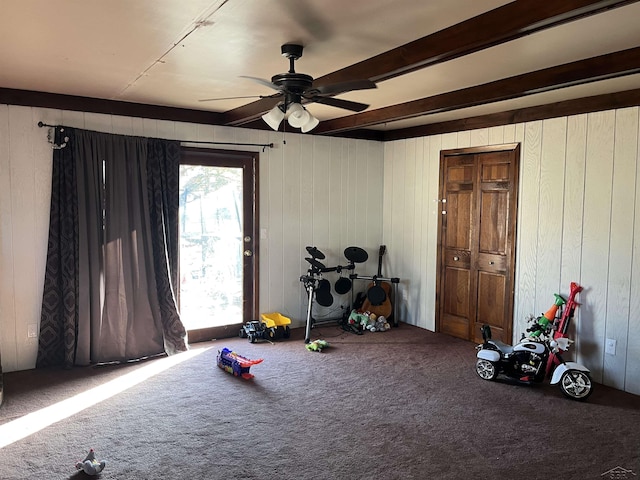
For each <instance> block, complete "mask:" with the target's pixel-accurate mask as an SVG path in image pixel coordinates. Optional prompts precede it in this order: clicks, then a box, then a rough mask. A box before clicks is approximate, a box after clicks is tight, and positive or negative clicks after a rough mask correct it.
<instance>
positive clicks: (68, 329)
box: [36, 128, 79, 367]
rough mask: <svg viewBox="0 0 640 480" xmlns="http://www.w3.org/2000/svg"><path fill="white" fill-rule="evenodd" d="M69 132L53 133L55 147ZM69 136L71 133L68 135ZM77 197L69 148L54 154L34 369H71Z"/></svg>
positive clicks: (75, 309) (75, 318) (74, 330)
mask: <svg viewBox="0 0 640 480" xmlns="http://www.w3.org/2000/svg"><path fill="white" fill-rule="evenodd" d="M65 130H68V131H69V133H71V131H70V129H62V128H56V129H55V142H54V143H55V144H56V145H62V144H63V143H65V140H64V137H65V136H66V135H68V133H67V131H65ZM71 134H72V133H71ZM77 221H78V195H77V184H76V169H75V162H74V160H73V155H72V152H71V147H70V146H68V145H67V147H66V148H62V149H55V150H53V177H52V181H51V212H50V214H49V242H48V247H47V248H48V251H47V264H46V270H45V276H44V294H43V296H42V312H41V318H40V339H39V345H38V360H37V362H36V367H44V366H47V365H68V366H70V365H73V364H74V361H75V343H76V333H77V325H78V274H77V271H78V255H79V252H78V225H77Z"/></svg>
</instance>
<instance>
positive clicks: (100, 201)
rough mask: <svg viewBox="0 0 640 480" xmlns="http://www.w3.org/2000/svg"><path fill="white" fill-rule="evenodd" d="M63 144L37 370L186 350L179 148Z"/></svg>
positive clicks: (77, 140)
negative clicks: (180, 306)
mask: <svg viewBox="0 0 640 480" xmlns="http://www.w3.org/2000/svg"><path fill="white" fill-rule="evenodd" d="M63 137H66V138H63ZM65 140H66V147H65V148H62V149H60V150H54V172H53V188H52V202H51V223H50V231H49V246H48V255H47V266H46V273H45V289H44V294H43V302H42V314H41V328H40V330H41V335H40V344H39V349H38V361H37V366H38V367H43V366H48V365H61V364H62V365H65V366H66V367H70V366H72V365H87V364H90V363H97V362H109V361H126V360H131V359H135V358H141V357H145V356H149V355H155V354H158V353H162V352H163V351H164V352H166V353H169V354H172V353H176V352H180V351H184V350H186V349H187V344H186V331H185V329H184V326H183V325H182V322H181V320H180V316H179V314H178V311H177V306H176V295H175V286H177V285H178V284H177V258H178V245H177V244H178V238H177V237H178V228H177V222H178V218H177V217H178V202H179V198H178V188H179V186H178V182H179V164H180V147H179V143H178V142H175V141H166V140H159V139H147V138H142V137H128V136H123V135H110V134H105V133H99V132H90V131H86V130H77V129H71V128H64V131H63V128H62V127H58V128H56V143H57V144H62V143H65Z"/></svg>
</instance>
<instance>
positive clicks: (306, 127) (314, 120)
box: [300, 114, 320, 133]
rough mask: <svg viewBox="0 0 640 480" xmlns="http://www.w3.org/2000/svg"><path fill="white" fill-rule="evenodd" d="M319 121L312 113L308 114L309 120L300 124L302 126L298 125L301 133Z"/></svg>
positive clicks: (313, 126)
mask: <svg viewBox="0 0 640 480" xmlns="http://www.w3.org/2000/svg"><path fill="white" fill-rule="evenodd" d="M319 123H320V120H318V119H317V118H316V117H314V116H313V115H311V114H309V121H307V123H305V124H304V125H302V127H300V130H302V133H307V132H310V131H311V130H313V129H314V128H316V127H317V126H318V124H319Z"/></svg>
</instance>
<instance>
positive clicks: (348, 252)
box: [344, 247, 369, 263]
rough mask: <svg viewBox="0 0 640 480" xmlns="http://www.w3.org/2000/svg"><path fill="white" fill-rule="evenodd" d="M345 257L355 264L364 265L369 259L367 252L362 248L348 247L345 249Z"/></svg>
mask: <svg viewBox="0 0 640 480" xmlns="http://www.w3.org/2000/svg"><path fill="white" fill-rule="evenodd" d="M344 256H345V257H346V259H347V260H349V261H350V262H353V263H364V262H366V261H367V259H368V258H369V254H368V253H367V251H366V250H363V249H362V248H360V247H347V248H345V249H344Z"/></svg>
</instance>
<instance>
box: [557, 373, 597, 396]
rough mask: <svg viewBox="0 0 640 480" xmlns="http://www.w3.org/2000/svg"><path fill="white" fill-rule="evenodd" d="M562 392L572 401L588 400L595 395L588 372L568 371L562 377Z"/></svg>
mask: <svg viewBox="0 0 640 480" xmlns="http://www.w3.org/2000/svg"><path fill="white" fill-rule="evenodd" d="M560 390H562V393H563V394H564V395H565V396H566V397H569V398H570V399H572V400H579V401H582V400H586V399H587V398H589V395H591V393H593V382H592V381H591V377H590V376H589V374H588V373H587V372H583V371H582V370H567V371H566V372H564V373H563V374H562V377H560Z"/></svg>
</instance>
